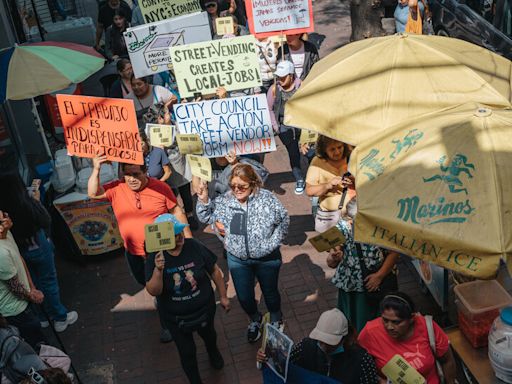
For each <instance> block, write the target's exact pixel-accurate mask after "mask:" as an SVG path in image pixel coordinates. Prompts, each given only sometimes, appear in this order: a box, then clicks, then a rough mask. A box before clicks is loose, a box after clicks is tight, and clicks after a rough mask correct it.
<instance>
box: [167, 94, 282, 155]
mask: <svg viewBox="0 0 512 384" xmlns="http://www.w3.org/2000/svg"><path fill="white" fill-rule="evenodd" d="M174 113H175V115H176V123H177V127H178V130H179V132H180V133H182V134H184V133H187V134H191V133H193V134H197V135H199V136H200V137H201V141H202V142H203V156H205V157H219V156H225V155H227V154H228V153H229V152H231V151H233V152H234V153H235V154H236V155H245V154H250V153H261V152H270V151H275V150H276V143H275V141H274V134H273V131H272V123H271V121H270V112H269V109H268V104H267V99H266V97H265V95H254V96H242V97H233V98H229V99H218V100H209V101H201V102H197V103H186V104H176V105H174Z"/></svg>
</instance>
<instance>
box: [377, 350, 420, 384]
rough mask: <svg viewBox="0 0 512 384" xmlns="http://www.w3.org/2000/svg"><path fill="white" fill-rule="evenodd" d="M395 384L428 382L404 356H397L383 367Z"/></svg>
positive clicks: (385, 373)
mask: <svg viewBox="0 0 512 384" xmlns="http://www.w3.org/2000/svg"><path fill="white" fill-rule="evenodd" d="M382 373H383V374H384V375H386V377H387V378H388V379H389V380H391V382H392V383H393V384H425V383H426V382H427V381H426V380H425V378H424V377H423V376H421V374H420V373H419V372H418V371H417V370H415V369H414V368H413V367H412V366H411V365H410V364H409V363H408V362H407V361H406V360H405V359H404V358H403V357H402V356H400V355H395V356H393V357H392V358H391V360H389V361H388V362H387V364H386V365H385V366H383V367H382Z"/></svg>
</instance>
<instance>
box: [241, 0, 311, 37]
mask: <svg viewBox="0 0 512 384" xmlns="http://www.w3.org/2000/svg"><path fill="white" fill-rule="evenodd" d="M245 9H246V11H247V19H248V21H249V29H250V31H251V33H252V34H253V35H255V36H256V37H258V38H260V37H268V36H272V35H276V34H278V33H279V34H285V35H294V34H301V33H306V32H313V31H314V23H313V4H312V1H311V0H274V1H264V0H263V1H262V0H245Z"/></svg>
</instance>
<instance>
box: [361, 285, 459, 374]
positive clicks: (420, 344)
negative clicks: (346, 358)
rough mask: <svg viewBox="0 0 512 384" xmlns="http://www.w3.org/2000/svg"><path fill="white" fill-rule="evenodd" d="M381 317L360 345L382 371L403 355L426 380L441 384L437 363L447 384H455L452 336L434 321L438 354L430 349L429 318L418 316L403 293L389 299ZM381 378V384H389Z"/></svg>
mask: <svg viewBox="0 0 512 384" xmlns="http://www.w3.org/2000/svg"><path fill="white" fill-rule="evenodd" d="M380 312H381V313H382V315H381V317H380V318H378V319H375V320H372V321H369V322H368V323H367V324H366V326H365V327H364V328H363V330H362V331H361V333H360V334H359V339H358V341H359V344H360V345H361V347H363V348H365V349H366V350H367V351H368V353H369V354H370V355H372V356H373V358H374V359H375V363H376V365H377V369H378V370H379V371H380V370H381V369H382V367H383V366H384V365H386V363H387V362H388V361H389V360H391V358H392V357H393V356H395V355H397V354H398V355H401V356H402V357H403V358H404V359H405V360H406V361H407V362H408V363H409V364H410V365H411V366H412V367H413V368H415V369H416V370H417V371H418V372H419V373H420V374H421V375H422V376H423V377H424V378H425V379H426V383H427V384H439V383H440V378H439V374H438V372H437V369H436V360H437V361H439V362H440V363H441V366H442V371H443V375H444V379H445V383H446V384H453V383H454V382H455V376H456V368H455V359H454V357H453V353H452V351H451V349H450V344H449V341H448V336H447V335H446V333H444V331H443V330H442V329H441V328H440V327H439V325H437V324H436V323H435V322H434V321H432V331H431V333H433V336H434V339H435V352H434V349H433V348H431V347H430V342H429V331H428V327H429V326H428V325H427V318H426V317H424V316H422V315H420V314H419V313H417V312H416V308H415V306H414V303H413V301H412V300H411V298H410V297H409V296H408V295H406V294H405V293H402V292H394V293H392V294H389V295H386V296H385V297H384V298H383V299H382V301H381V303H380ZM380 375H381V383H386V381H385V379H384V376H383V375H382V373H381V374H380Z"/></svg>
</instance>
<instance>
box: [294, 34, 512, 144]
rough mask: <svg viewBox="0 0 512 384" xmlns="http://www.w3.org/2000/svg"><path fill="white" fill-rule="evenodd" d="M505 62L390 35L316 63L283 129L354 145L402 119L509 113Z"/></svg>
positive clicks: (434, 39) (476, 50) (511, 70)
mask: <svg viewBox="0 0 512 384" xmlns="http://www.w3.org/2000/svg"><path fill="white" fill-rule="evenodd" d="M511 76H512V65H511V62H510V61H509V60H507V59H505V58H503V57H501V56H498V55H496V54H494V53H492V52H491V51H489V50H487V49H484V48H481V47H479V46H476V45H474V44H470V43H467V42H465V41H462V40H459V39H452V38H447V37H441V36H427V35H393V36H385V37H377V38H372V39H366V40H361V41H357V42H354V43H351V44H348V45H346V46H344V47H342V48H340V49H338V50H336V51H335V52H333V53H332V54H330V55H329V56H327V57H326V58H324V59H323V60H320V61H319V62H318V63H316V64H315V65H314V67H313V69H312V71H311V72H310V73H309V75H308V77H307V78H306V80H305V81H304V83H303V84H302V86H301V87H300V89H299V90H298V91H297V92H296V93H295V95H294V96H293V97H292V98H291V99H290V100H289V101H288V103H287V104H286V110H285V112H286V113H285V120H284V123H285V124H287V125H291V126H295V127H299V128H304V129H310V130H313V131H317V132H319V133H322V134H325V135H327V136H329V137H332V138H334V139H338V140H341V141H343V142H346V143H349V144H353V145H357V144H359V143H360V142H362V141H363V140H365V139H368V138H371V137H373V136H374V135H375V134H378V132H380V131H382V130H383V129H385V127H389V126H391V125H394V124H397V123H399V122H400V121H403V120H404V119H406V118H408V117H413V116H418V115H421V114H423V113H428V112H433V111H436V110H439V109H443V108H446V107H449V106H452V105H458V104H461V103H465V102H468V101H475V102H479V103H483V104H487V105H490V106H494V107H506V106H510V102H511V100H512V99H511Z"/></svg>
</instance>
